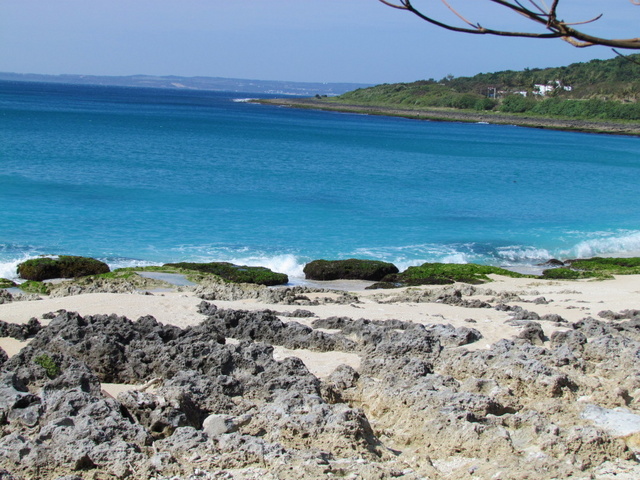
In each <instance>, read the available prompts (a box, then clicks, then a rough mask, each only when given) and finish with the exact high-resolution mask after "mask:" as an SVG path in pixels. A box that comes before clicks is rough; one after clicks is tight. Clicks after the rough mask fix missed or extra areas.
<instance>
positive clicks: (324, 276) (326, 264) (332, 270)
mask: <svg viewBox="0 0 640 480" xmlns="http://www.w3.org/2000/svg"><path fill="white" fill-rule="evenodd" d="M303 271H304V276H305V278H307V279H309V280H371V281H373V282H376V281H379V280H382V279H383V278H384V277H386V276H387V275H392V274H394V273H398V267H396V266H395V265H394V264H392V263H387V262H381V261H379V260H358V259H355V258H350V259H348V260H314V261H313V262H310V263H307V264H306V265H305V266H304V270H303Z"/></svg>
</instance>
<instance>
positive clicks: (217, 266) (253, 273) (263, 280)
mask: <svg viewBox="0 0 640 480" xmlns="http://www.w3.org/2000/svg"><path fill="white" fill-rule="evenodd" d="M164 266H165V267H173V268H179V269H182V270H191V271H196V272H203V273H208V274H212V275H217V276H219V277H220V278H222V279H223V280H225V281H227V282H230V283H253V284H256V285H266V286H274V285H284V284H286V283H289V277H288V276H287V275H286V274H284V273H277V272H274V271H272V270H270V269H268V268H266V267H248V266H246V265H234V264H233V263H227V262H212V263H189V262H181V263H167V264H165V265H164Z"/></svg>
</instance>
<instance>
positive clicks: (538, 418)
mask: <svg viewBox="0 0 640 480" xmlns="http://www.w3.org/2000/svg"><path fill="white" fill-rule="evenodd" d="M470 288H474V287H470ZM267 290H268V289H267ZM226 291H227V293H228V292H229V291H230V290H226ZM256 291H263V290H262V289H256ZM259 295H267V294H266V293H260V294H259ZM290 295H294V297H295V296H296V295H302V292H301V291H296V290H292V291H290V292H289V293H287V294H284V295H283V296H282V297H280V298H281V299H283V300H284V301H289V300H290V299H291V298H294V297H291V296H290ZM435 295H437V296H436V297H435V298H436V299H437V298H443V297H442V295H445V296H446V298H453V299H455V298H458V299H462V300H464V299H463V298H462V296H461V295H457V294H455V292H454V293H452V291H450V290H446V291H439V292H438V293H437V294H435ZM203 296H205V295H203ZM287 298H288V299H289V300H286V299H287ZM432 298H433V297H432ZM502 300H504V299H502ZM418 301H421V300H418ZM199 310H200V311H201V312H202V313H204V314H205V315H207V319H206V320H205V321H203V322H202V323H201V324H200V325H197V326H194V327H189V328H185V329H180V328H178V327H174V326H168V325H163V324H161V323H159V322H157V321H156V320H155V319H154V318H153V317H150V316H146V317H141V318H140V319H138V320H137V321H131V320H129V319H127V318H125V317H121V316H116V315H94V316H85V317H82V316H80V315H78V314H77V313H73V312H66V311H58V312H55V313H52V314H51V316H53V317H54V318H53V319H52V320H51V322H50V323H49V325H48V326H46V327H42V328H38V329H37V331H34V332H31V333H30V334H29V336H32V337H33V338H32V340H31V342H30V343H29V344H28V345H27V346H26V347H24V348H23V349H22V350H21V351H20V352H19V353H18V354H17V355H15V356H13V357H12V358H10V359H7V358H6V355H4V356H3V355H2V353H3V352H1V351H0V478H15V479H27V478H58V477H65V476H66V477H65V478H74V479H78V478H81V479H89V478H131V479H143V478H144V479H146V478H158V479H160V478H163V479H168V478H194V479H195V478H236V479H249V478H257V477H260V478H265V479H269V478H274V479H293V478H303V477H304V478H326V477H327V476H328V475H329V476H334V477H342V476H351V478H363V479H376V478H379V479H385V478H406V479H418V478H429V479H440V478H442V479H445V478H446V479H468V478H471V479H486V478H510V479H525V478H529V479H530V478H536V479H539V480H545V479H555V478H576V479H588V478H591V477H592V474H594V472H600V471H601V470H602V469H603V468H604V467H603V466H604V465H612V464H614V463H615V464H616V465H623V466H624V468H626V469H628V470H629V471H634V470H633V469H634V468H635V467H634V465H635V463H634V458H635V457H634V456H635V454H636V449H637V448H638V445H637V443H638V442H637V435H636V436H634V432H628V431H626V430H625V431H624V432H623V433H624V435H618V434H617V432H618V431H617V430H613V429H611V428H609V427H610V425H609V424H608V423H606V422H603V420H602V418H603V415H605V414H606V419H607V420H609V419H610V418H613V414H611V413H610V412H618V411H619V410H618V409H620V408H621V407H622V408H624V415H627V416H626V417H624V418H640V417H636V416H637V414H638V413H639V410H638V408H637V399H638V398H640V362H638V358H639V357H640V328H639V327H638V322H637V316H636V315H635V314H633V315H631V314H626V313H621V314H619V315H618V314H607V315H602V317H603V318H607V319H609V320H596V319H593V318H585V319H583V320H582V321H580V322H577V323H575V324H572V325H571V324H567V326H566V328H564V329H563V330H560V331H556V332H555V333H554V334H553V335H551V336H550V338H546V337H545V335H544V332H543V331H542V329H541V327H540V323H538V322H537V321H532V320H528V319H520V320H515V319H514V320H513V321H514V322H524V323H523V324H522V327H523V328H522V329H521V334H520V335H519V336H518V337H517V338H514V339H511V340H503V341H500V342H498V343H496V344H494V345H493V346H491V347H490V348H487V349H482V350H473V351H470V350H467V349H466V348H465V346H466V345H469V344H473V343H474V342H475V341H477V340H478V339H479V338H481V335H480V332H478V331H477V330H475V329H473V328H468V327H459V328H454V327H453V326H451V325H421V324H415V323H411V322H404V321H400V320H389V321H370V320H367V319H358V320H353V319H351V318H347V317H330V318H325V319H319V318H318V319H315V320H314V321H313V324H312V325H313V328H310V327H307V326H304V325H301V324H299V323H296V322H291V323H284V322H282V321H281V320H280V319H278V317H277V316H276V313H275V312H272V311H258V312H249V311H242V310H225V309H220V308H217V307H216V306H215V305H214V304H212V303H209V302H207V301H204V302H203V303H201V304H200V307H199ZM317 329H323V330H324V331H319V330H317ZM327 331H331V332H334V333H326V332H327ZM230 339H233V342H230V341H229V340H230ZM274 345H282V346H285V347H287V348H292V349H295V348H305V349H311V350H317V351H323V352H326V351H343V352H350V353H356V354H358V355H360V357H361V359H362V362H361V367H360V368H359V369H358V371H356V370H354V369H353V368H352V367H349V366H346V365H343V366H340V367H338V368H337V369H336V370H335V371H334V372H333V373H332V374H331V375H329V376H328V377H326V378H324V379H322V380H320V379H318V378H317V377H315V376H314V375H312V374H311V373H310V372H309V370H308V369H307V367H306V366H305V365H304V363H303V362H302V361H301V360H299V359H297V358H295V357H289V358H285V359H284V360H282V361H276V360H274V357H273V351H274V349H273V346H274ZM100 382H112V383H128V384H132V387H131V389H129V390H127V391H124V392H123V393H120V394H119V395H117V398H112V397H110V396H108V395H106V394H105V393H103V392H102V390H101V385H100ZM593 412H596V413H598V414H599V415H594V413H593ZM602 412H604V413H602ZM616 415H618V416H617V417H615V418H618V417H622V416H623V415H622V414H616ZM594 419H595V420H594ZM612 462H613V463H612ZM616 462H617V463H616ZM496 475H498V477H496Z"/></svg>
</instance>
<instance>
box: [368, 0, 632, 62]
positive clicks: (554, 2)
mask: <svg viewBox="0 0 640 480" xmlns="http://www.w3.org/2000/svg"><path fill="white" fill-rule="evenodd" d="M379 1H380V2H382V3H384V4H385V5H388V6H390V7H393V8H397V9H400V10H406V11H408V12H411V13H413V14H414V15H416V16H418V17H419V18H421V19H422V20H424V21H426V22H429V23H431V24H433V25H436V26H438V27H440V28H444V29H446V30H451V31H454V32H463V33H471V34H479V35H497V36H504V37H525V38H561V39H562V40H565V41H567V42H569V43H570V44H572V45H574V46H576V47H590V46H592V45H605V46H609V47H614V48H625V49H632V50H634V49H635V50H640V38H603V37H597V36H592V35H589V34H587V33H585V32H583V31H582V27H581V26H582V25H585V24H589V23H592V22H595V21H597V20H599V19H600V17H602V15H598V16H597V17H595V18H592V19H588V20H586V21H579V22H567V21H565V20H562V19H560V18H558V8H559V4H560V0H548V3H550V5H547V2H545V0H474V2H475V3H476V5H477V4H478V3H480V2H482V3H484V4H486V5H487V6H488V5H490V4H491V5H496V6H498V7H500V8H503V9H506V10H507V11H511V12H512V13H517V14H519V15H522V16H523V17H525V18H526V19H528V20H530V21H532V22H534V23H535V24H537V25H538V26H539V27H541V30H540V31H539V32H535V31H515V30H501V29H492V28H488V27H485V26H483V25H480V24H479V23H477V22H474V21H471V20H468V19H467V18H466V16H465V15H464V13H463V12H461V11H460V10H458V9H456V8H454V7H453V6H452V4H451V3H452V2H451V0H424V2H426V3H428V4H429V6H427V5H425V6H424V7H422V8H416V7H414V6H413V3H412V1H411V0H379ZM438 1H439V2H441V3H442V4H443V5H444V6H446V8H447V9H448V10H449V11H450V12H451V13H452V14H453V16H454V17H456V18H457V20H456V21H458V22H460V26H458V25H456V24H454V23H453V22H449V21H448V20H444V19H442V17H440V14H439V13H436V9H434V8H433V6H434V5H433V4H434V3H438ZM607 1H609V2H612V1H616V0H607ZM424 2H423V3H424ZM629 2H631V3H632V4H633V5H636V6H640V0H629Z"/></svg>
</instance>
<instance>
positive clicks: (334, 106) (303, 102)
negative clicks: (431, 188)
mask: <svg viewBox="0 0 640 480" xmlns="http://www.w3.org/2000/svg"><path fill="white" fill-rule="evenodd" d="M251 101H252V102H253V103H258V104H264V105H277V106H282V107H290V108H300V109H311V110H325V111H332V112H341V113H358V114H364V115H382V116H389V117H401V118H407V119H412V120H430V121H439V122H462V123H489V124H492V125H514V126H518V127H526V128H539V129H549V130H560V131H570V132H582V133H597V134H607V135H626V136H640V124H636V125H634V124H626V123H618V122H611V121H597V120H577V119H575V120H574V119H556V118H543V117H531V116H519V115H512V114H501V113H473V112H471V111H464V110H454V109H445V108H429V109H419V110H418V109H403V108H394V107H385V106H372V105H358V104H338V103H330V102H328V101H326V100H321V99H316V98H295V99H291V98H269V99H252V100H251Z"/></svg>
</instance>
